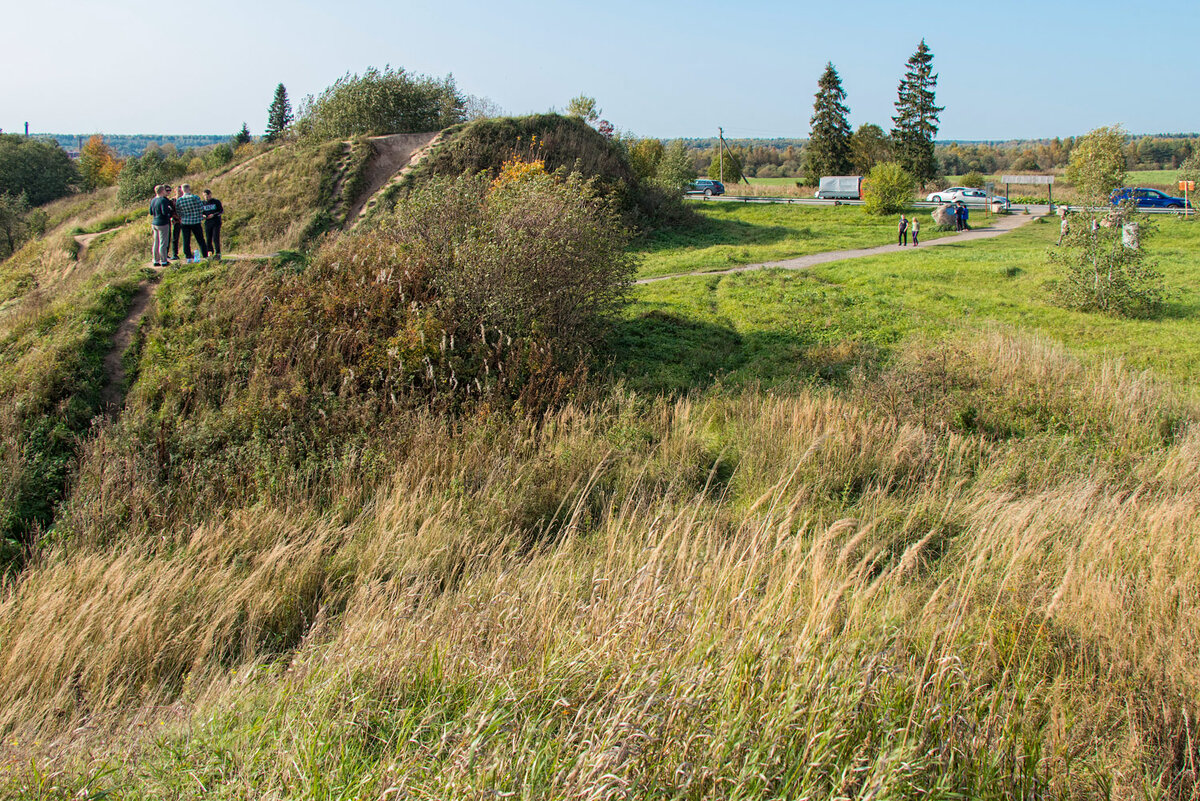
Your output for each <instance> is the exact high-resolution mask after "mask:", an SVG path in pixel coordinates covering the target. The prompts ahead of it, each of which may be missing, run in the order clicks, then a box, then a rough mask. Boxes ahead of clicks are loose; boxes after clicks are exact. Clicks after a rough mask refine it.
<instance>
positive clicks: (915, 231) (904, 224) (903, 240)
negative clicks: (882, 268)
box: [896, 214, 921, 248]
mask: <svg viewBox="0 0 1200 801" xmlns="http://www.w3.org/2000/svg"><path fill="white" fill-rule="evenodd" d="M909 231H912V238H913V247H914V248H915V247H916V246H917V245H919V244H921V242H920V238H921V223H920V221H919V220H917V218H916V217H913V218H912V220H911V221H910V220H909V219H908V218H907V217H905V216H904V215H903V214H901V215H900V239H899V241H898V242H897V243H896V244H898V245H900V246H901V247H903V246H905V245H907V244H908V232H909Z"/></svg>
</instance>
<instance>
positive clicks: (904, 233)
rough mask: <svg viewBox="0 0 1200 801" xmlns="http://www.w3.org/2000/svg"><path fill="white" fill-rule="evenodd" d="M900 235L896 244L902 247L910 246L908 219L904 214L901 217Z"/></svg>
mask: <svg viewBox="0 0 1200 801" xmlns="http://www.w3.org/2000/svg"><path fill="white" fill-rule="evenodd" d="M899 234H900V235H899V237H897V242H896V244H897V245H899V246H900V247H904V246H905V245H907V244H908V219H907V218H906V217H905V216H904V215H903V214H901V215H900V229H899Z"/></svg>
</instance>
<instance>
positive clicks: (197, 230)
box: [179, 223, 208, 259]
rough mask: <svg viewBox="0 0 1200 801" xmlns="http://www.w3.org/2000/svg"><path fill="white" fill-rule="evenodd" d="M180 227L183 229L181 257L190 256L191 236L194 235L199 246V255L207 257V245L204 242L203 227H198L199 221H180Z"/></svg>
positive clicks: (188, 257) (187, 257)
mask: <svg viewBox="0 0 1200 801" xmlns="http://www.w3.org/2000/svg"><path fill="white" fill-rule="evenodd" d="M179 227H180V228H182V229H183V257H184V258H185V259H191V258H192V236H193V235H194V236H195V237H196V244H197V245H199V246H200V255H201V256H203V257H204V258H206V259H207V258H208V245H207V244H205V242H204V229H203V228H201V227H200V223H181V224H180V226H179Z"/></svg>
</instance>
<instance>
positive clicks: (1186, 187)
mask: <svg viewBox="0 0 1200 801" xmlns="http://www.w3.org/2000/svg"><path fill="white" fill-rule="evenodd" d="M1179 188H1180V189H1181V190H1182V191H1183V216H1184V217H1189V216H1191V214H1192V204H1191V202H1190V201H1189V200H1188V192H1195V191H1196V182H1195V181H1180V182H1179Z"/></svg>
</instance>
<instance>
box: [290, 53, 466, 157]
mask: <svg viewBox="0 0 1200 801" xmlns="http://www.w3.org/2000/svg"><path fill="white" fill-rule="evenodd" d="M464 103H465V101H464V100H463V96H462V95H461V94H460V93H459V91H458V88H457V87H456V86H455V85H454V79H453V78H451V77H446V78H442V79H436V78H430V77H427V76H424V75H416V74H410V73H408V72H405V71H404V70H403V69H392V68H391V67H384V69H383V70H379V69H376V68H375V67H370V68H368V69H367V70H366V72H364V73H363V74H362V75H361V76H359V75H351V74H350V73H346V74H345V75H344V76H342V77H341V78H338V79H337V80H336V81H335V82H334V83H333V85H332V86H330V87H328V88H327V89H325V91H323V92H321V94H319V95H318V96H317V97H315V98H314V97H312V96H311V95H310V96H309V97H307V98H305V100H304V103H303V104H302V105H301V107H300V115H299V117H298V119H297V120H296V123H295V125H296V130H297V132H298V133H299V134H300V135H301V136H306V137H310V138H313V139H319V140H328V139H346V138H348V137H352V136H359V135H362V134H393V133H418V132H423V131H439V130H441V129H443V128H447V127H449V126H451V125H454V124H456V123H459V122H462V121H463V120H464V119H465V113H464V111H463V109H464Z"/></svg>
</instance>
